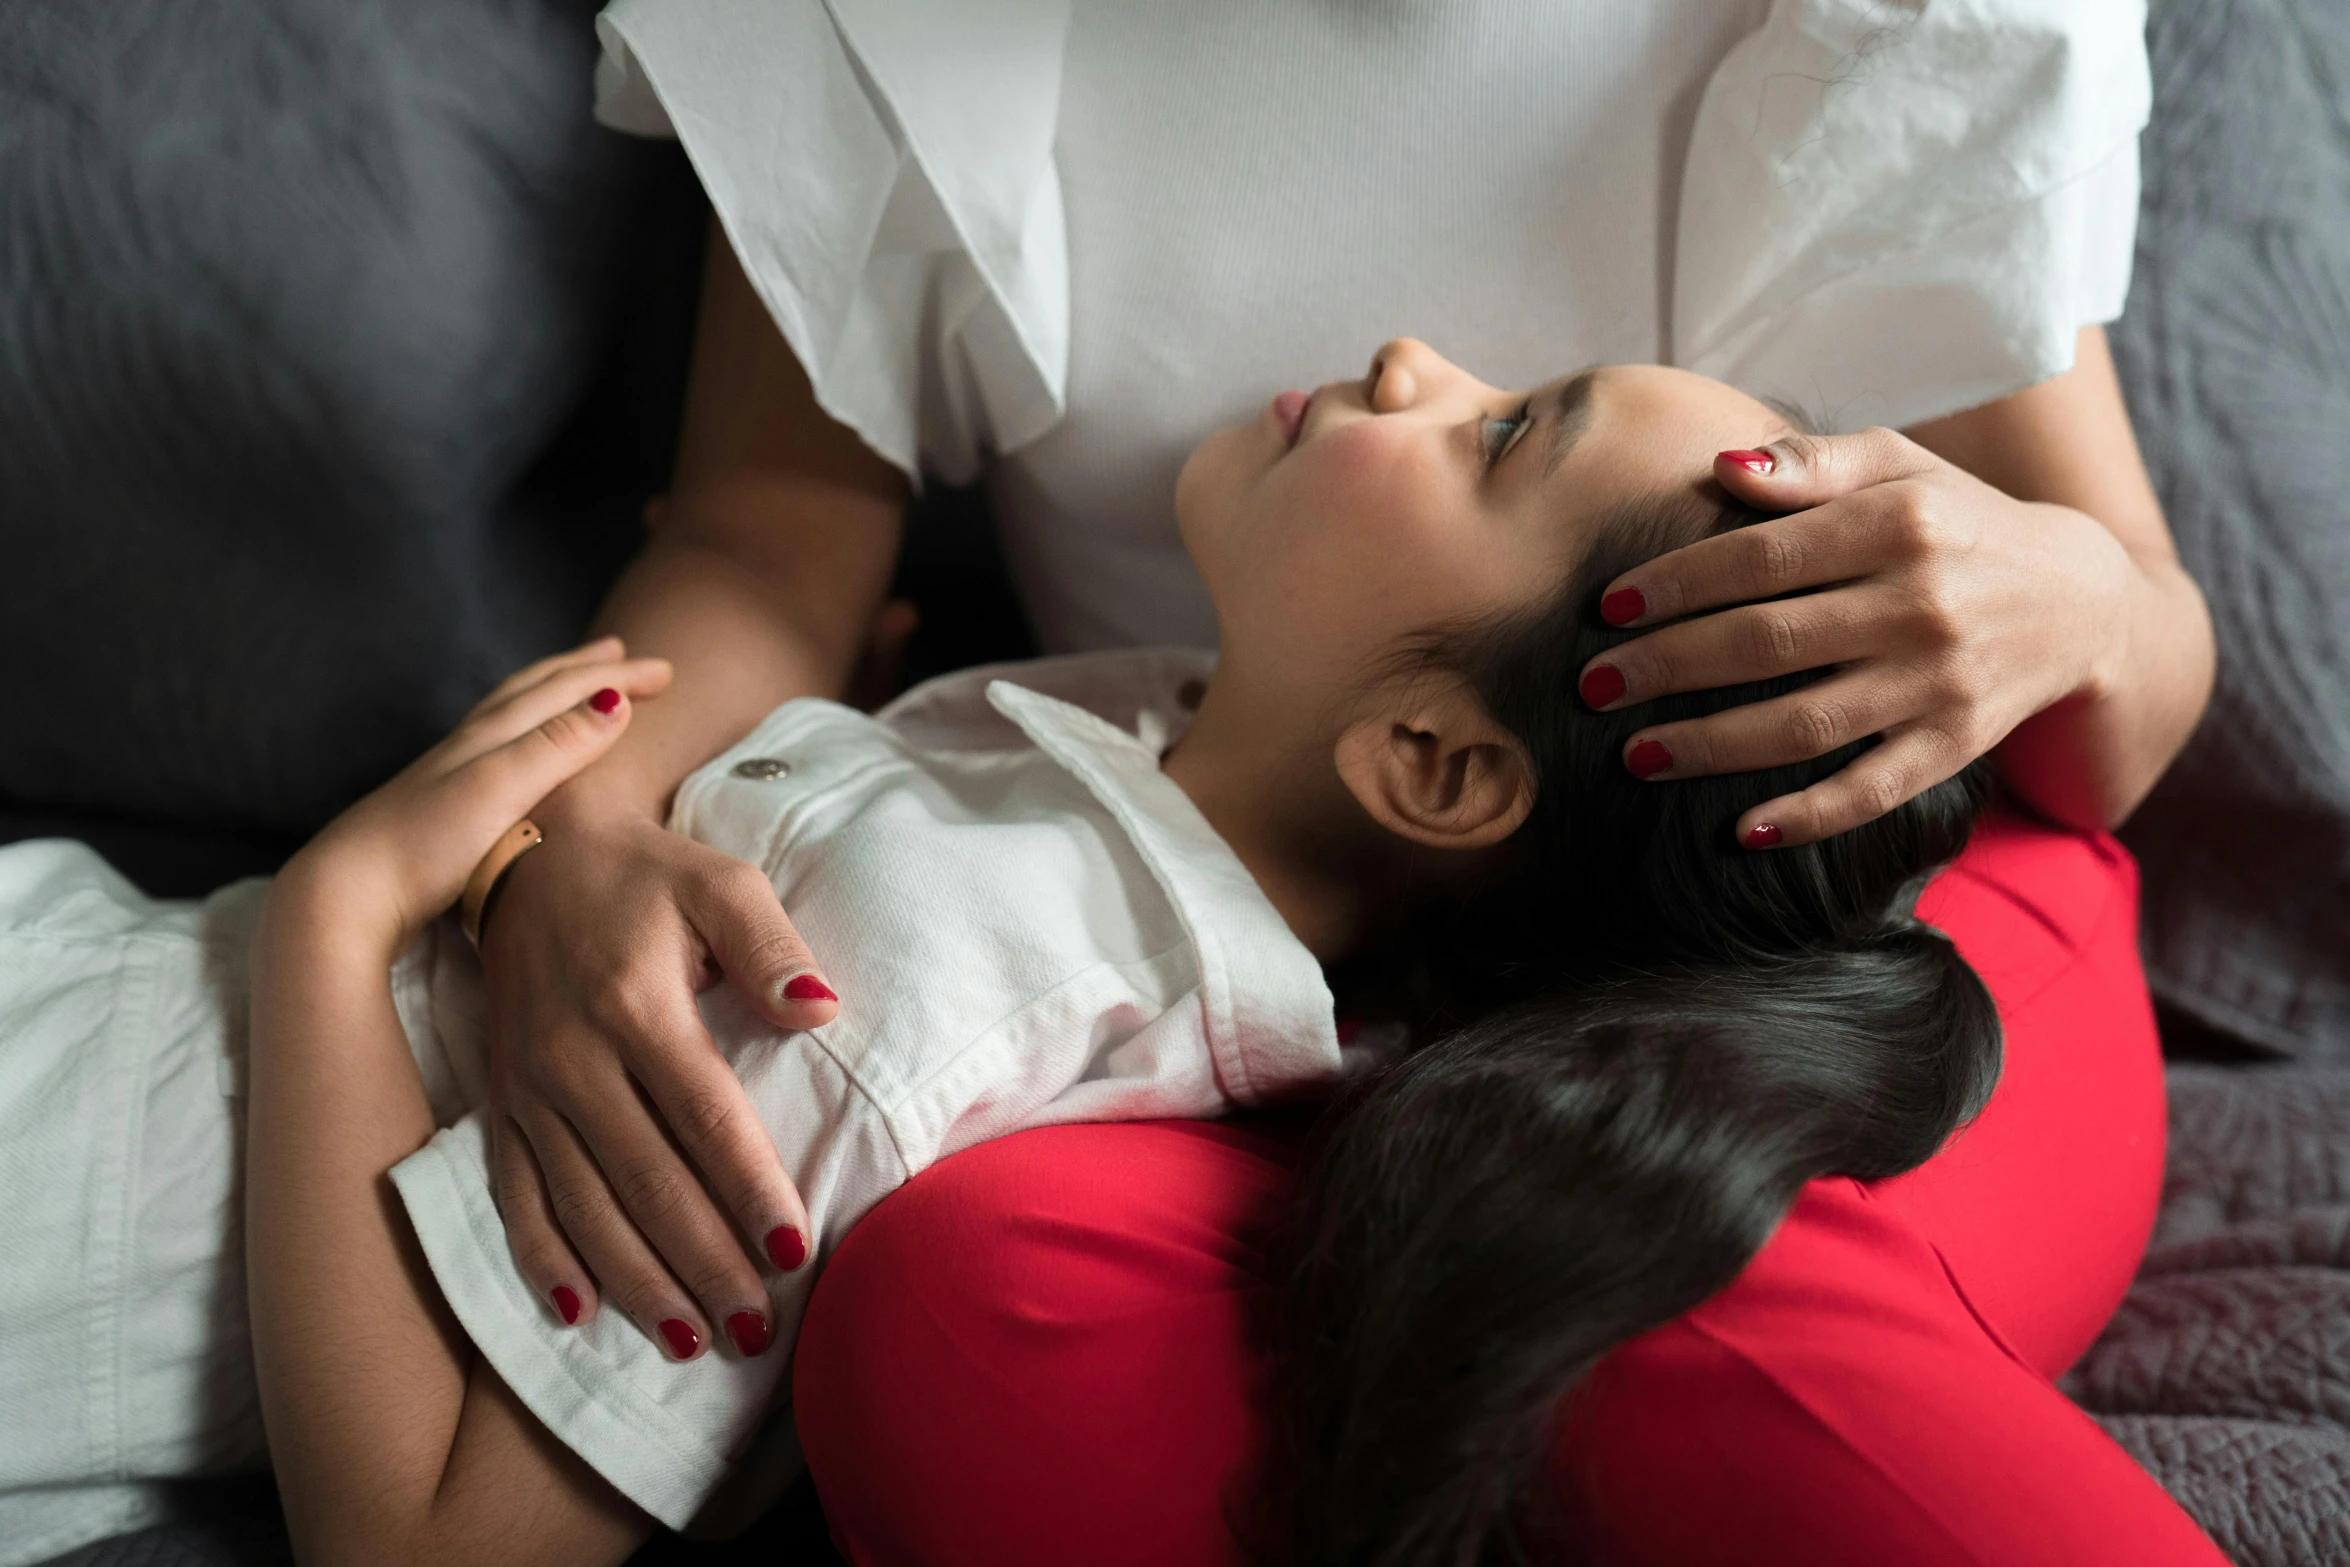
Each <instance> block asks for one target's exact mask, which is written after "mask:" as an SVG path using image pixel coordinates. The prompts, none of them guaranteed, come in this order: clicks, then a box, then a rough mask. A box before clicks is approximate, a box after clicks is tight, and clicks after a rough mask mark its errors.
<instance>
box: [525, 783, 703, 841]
mask: <svg viewBox="0 0 2350 1567" xmlns="http://www.w3.org/2000/svg"><path fill="white" fill-rule="evenodd" d="M669 793H670V791H668V790H663V789H658V788H653V787H650V786H647V785H644V784H641V783H638V782H636V781H634V780H631V779H629V778H627V777H625V776H622V775H618V774H604V775H602V776H599V771H598V770H597V769H594V768H591V769H589V770H588V771H587V772H585V773H582V774H580V775H579V776H578V777H577V778H574V779H572V780H571V781H570V782H569V783H567V784H565V785H564V786H563V787H562V788H560V789H557V790H556V791H555V792H554V793H553V794H550V795H548V796H547V797H546V798H545V799H543V800H541V801H539V803H538V804H537V805H535V806H533V807H532V808H531V812H530V819H531V820H532V821H534V822H537V823H538V824H539V827H540V828H541V830H543V831H546V832H548V833H550V834H552V833H553V832H555V831H556V830H557V829H562V830H564V831H565V833H566V835H568V834H569V833H570V832H573V831H582V832H595V831H597V830H599V829H604V828H614V827H625V826H628V825H631V824H634V823H640V822H650V823H652V824H653V825H654V826H659V825H660V824H661V822H662V820H663V818H664V817H666V816H667V815H668V810H669V798H668V797H669Z"/></svg>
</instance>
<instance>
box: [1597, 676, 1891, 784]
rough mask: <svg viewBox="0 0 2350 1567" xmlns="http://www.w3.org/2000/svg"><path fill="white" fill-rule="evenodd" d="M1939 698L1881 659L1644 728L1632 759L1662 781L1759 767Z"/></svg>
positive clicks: (1852, 736)
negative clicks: (1779, 692) (1881, 664)
mask: <svg viewBox="0 0 2350 1567" xmlns="http://www.w3.org/2000/svg"><path fill="white" fill-rule="evenodd" d="M1905 686H1906V687H1907V688H1906V689H1905ZM1932 704H1933V692H1932V691H1931V690H1930V689H1929V688H1928V687H1927V686H1926V685H1925V683H1924V682H1917V681H1912V682H1903V681H1901V680H1900V679H1899V677H1897V676H1893V675H1889V674H1888V673H1886V672H1885V671H1884V670H1882V669H1881V668H1878V667H1876V666H1874V665H1870V666H1863V667H1861V668H1858V669H1852V670H1847V671H1845V672H1843V673H1841V674H1837V675H1832V676H1830V677H1829V678H1828V679H1825V680H1820V681H1816V682H1814V683H1813V684H1811V685H1808V686H1805V687H1803V688H1802V689H1801V690H1799V691H1790V692H1788V693H1787V694H1786V695H1785V696H1778V697H1773V698H1771V699H1770V700H1769V701H1767V702H1749V703H1747V704H1746V705H1745V706H1743V707H1732V708H1725V709H1723V710H1722V711H1721V712H1718V713H1710V714H1708V715H1706V716H1705V717H1703V718H1693V719H1690V720H1688V721H1686V722H1683V723H1677V724H1658V725H1655V726H1654V727H1652V728H1648V729H1642V730H1640V731H1638V732H1637V733H1635V734H1634V735H1633V736H1632V737H1631V738H1630V739H1629V740H1626V741H1625V742H1624V751H1623V755H1624V766H1625V767H1626V768H1627V769H1628V770H1630V771H1631V772H1632V773H1633V774H1634V775H1635V776H1637V777H1640V778H1647V779H1653V780H1657V781H1660V782H1668V781H1670V780H1672V779H1675V778H1703V777H1705V776H1707V775H1708V774H1712V773H1758V772H1761V771H1763V770H1764V769H1765V768H1770V767H1785V766H1788V765H1789V764H1791V763H1795V762H1808V761H1810V760H1811V759H1813V758H1814V757H1819V756H1825V755H1827V754H1828V753H1829V752H1830V751H1834V750H1836V749H1838V748H1839V747H1842V746H1847V745H1851V744H1852V743H1854V742H1855V741H1859V740H1866V739H1867V738H1868V737H1869V736H1871V735H1875V734H1883V733H1885V732H1886V731H1888V730H1891V729H1893V728H1895V727H1897V726H1899V725H1901V724H1903V723H1906V722H1908V721H1910V720H1912V719H1915V718H1918V717H1920V716H1921V715H1922V714H1924V713H1925V712H1927V711H1928V710H1929V709H1930V707H1931V706H1932Z"/></svg>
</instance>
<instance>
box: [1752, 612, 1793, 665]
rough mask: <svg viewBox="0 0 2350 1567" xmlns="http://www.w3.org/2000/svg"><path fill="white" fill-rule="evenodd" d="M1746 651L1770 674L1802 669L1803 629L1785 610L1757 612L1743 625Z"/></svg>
mask: <svg viewBox="0 0 2350 1567" xmlns="http://www.w3.org/2000/svg"><path fill="white" fill-rule="evenodd" d="M1746 634H1747V638H1748V641H1749V647H1748V652H1749V653H1750V655H1751V656H1752V659H1753V661H1754V662H1755V663H1757V664H1759V665H1762V666H1764V667H1765V668H1767V669H1768V670H1769V671H1770V672H1771V673H1774V674H1776V673H1779V672H1781V671H1784V670H1789V669H1800V668H1802V667H1803V649H1804V646H1805V643H1806V641H1807V639H1806V637H1805V636H1804V632H1803V626H1802V624H1801V623H1800V622H1799V621H1798V619H1797V618H1796V617H1795V616H1794V615H1791V614H1789V613H1788V612H1787V611H1785V610H1778V609H1769V610H1758V611H1756V612H1755V614H1754V616H1753V618H1752V619H1751V620H1750V621H1749V622H1748V625H1747V633H1746Z"/></svg>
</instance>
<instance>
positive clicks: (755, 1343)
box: [726, 1311, 775, 1355]
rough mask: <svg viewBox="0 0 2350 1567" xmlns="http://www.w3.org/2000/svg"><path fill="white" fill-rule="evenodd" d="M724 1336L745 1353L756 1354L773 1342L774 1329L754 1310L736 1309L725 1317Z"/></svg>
mask: <svg viewBox="0 0 2350 1567" xmlns="http://www.w3.org/2000/svg"><path fill="white" fill-rule="evenodd" d="M726 1336H727V1337H728V1338H730V1339H733V1340H734V1347H735V1348H736V1349H738V1350H741V1351H742V1352H743V1354H745V1355H756V1354H758V1353H759V1352H760V1351H762V1350H764V1349H765V1348H766V1347H767V1346H768V1345H770V1344H772V1343H774V1342H775V1330H774V1329H773V1328H771V1327H769V1326H768V1325H767V1319H766V1318H765V1317H762V1316H760V1315H759V1314H758V1313H757V1312H755V1311H738V1312H736V1313H735V1314H734V1315H733V1316H731V1317H728V1318H727V1319H726Z"/></svg>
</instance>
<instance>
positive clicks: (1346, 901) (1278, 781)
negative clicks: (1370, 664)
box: [1160, 676, 1403, 963]
mask: <svg viewBox="0 0 2350 1567" xmlns="http://www.w3.org/2000/svg"><path fill="white" fill-rule="evenodd" d="M1160 765H1161V766H1162V767H1163V768H1164V770H1165V771H1166V774H1167V776H1168V777H1169V778H1170V779H1172V780H1174V782H1175V784H1176V786H1177V787H1178V788H1180V789H1182V791H1183V792H1184V793H1185V794H1186V795H1188V796H1190V798H1191V803H1192V804H1193V805H1195V806H1197V807H1198V808H1199V812H1200V814H1201V815H1202V816H1204V817H1206V818H1207V820H1208V825H1209V826H1211V827H1213V828H1215V829H1216V832H1217V835H1218V836H1220V837H1221V838H1223V840H1224V841H1225V843H1227V844H1228V845H1230V846H1231V849H1232V852H1233V853H1234V854H1236V855H1238V856H1239V857H1240V863H1241V864H1243V865H1245V866H1247V867H1248V872H1249V874H1250V875H1251V876H1253V877H1254V878H1256V883H1257V886H1258V888H1259V890H1261V891H1262V892H1263V893H1264V894H1265V897H1266V898H1267V900H1268V901H1270V902H1271V903H1272V905H1273V907H1274V909H1275V910H1277V911H1278V912H1279V913H1280V915H1281V918H1282V920H1283V921H1284V922H1285V923H1286V924H1287V925H1288V926H1289V929H1290V931H1291V933H1292V934H1294V935H1295V936H1296V937H1297V939H1298V940H1299V941H1301V942H1303V943H1305V945H1306V948H1307V950H1308V951H1310V952H1312V953H1313V954H1314V956H1315V957H1317V958H1319V959H1321V960H1322V961H1324V962H1325V963H1327V962H1330V961H1331V960H1333V959H1335V958H1339V957H1343V956H1345V955H1346V954H1347V953H1348V952H1350V951H1352V950H1353V949H1354V948H1355V947H1356V946H1357V945H1358V944H1359V942H1360V941H1361V939H1362V936H1363V934H1364V932H1365V931H1366V930H1368V929H1369V928H1370V927H1371V926H1372V924H1373V923H1374V922H1375V921H1376V920H1377V918H1378V916H1379V914H1380V912H1381V911H1382V909H1383V908H1384V907H1385V906H1386V904H1387V903H1388V902H1389V901H1390V897H1391V894H1392V893H1393V891H1394V890H1395V888H1396V887H1397V886H1399V885H1400V881H1401V876H1402V870H1403V866H1402V858H1403V857H1402V855H1401V853H1400V850H1401V848H1402V845H1400V844H1398V843H1397V842H1396V841H1395V840H1394V839H1392V838H1390V837H1389V836H1388V835H1387V834H1385V833H1383V832H1381V831H1379V829H1378V828H1377V827H1376V826H1375V825H1374V824H1373V823H1372V822H1371V820H1370V819H1369V818H1368V817H1367V816H1365V815H1364V814H1363V810H1362V808H1361V807H1360V806H1359V805H1357V804H1356V803H1355V800H1354V796H1353V795H1351V794H1349V793H1348V792H1347V790H1346V786H1345V785H1344V784H1343V783H1342V782H1341V781H1340V780H1339V777H1338V770H1337V769H1336V768H1335V767H1334V766H1333V765H1332V764H1331V759H1330V748H1329V746H1328V745H1327V744H1324V743H1321V742H1320V741H1319V740H1318V739H1316V738H1315V737H1314V730H1313V726H1312V725H1310V724H1301V723H1296V722H1284V721H1281V720H1280V719H1278V718H1276V717H1275V716H1274V715H1273V714H1272V713H1270V712H1268V711H1267V710H1266V708H1265V707H1263V706H1260V705H1259V704H1255V703H1252V702H1250V701H1248V700H1247V699H1246V697H1245V695H1243V694H1242V693H1239V692H1237V691H1235V689H1234V682H1232V681H1231V680H1229V679H1227V678H1222V677H1221V676H1220V678H1219V679H1217V680H1215V681H1212V682H1211V683H1210V684H1209V686H1208V691H1207V695H1206V696H1205V697H1204V698H1203V699H1202V701H1201V702H1200V708H1199V713H1198V716H1196V717H1195V718H1194V719H1193V720H1192V723H1191V727H1190V728H1189V729H1188V730H1186V731H1185V732H1184V735H1183V738H1182V739H1181V740H1180V741H1178V742H1177V743H1176V744H1175V746H1174V747H1173V748H1172V749H1171V750H1169V751H1168V753H1167V755H1166V757H1165V759H1164V760H1163V761H1162V762H1161V764H1160Z"/></svg>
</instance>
